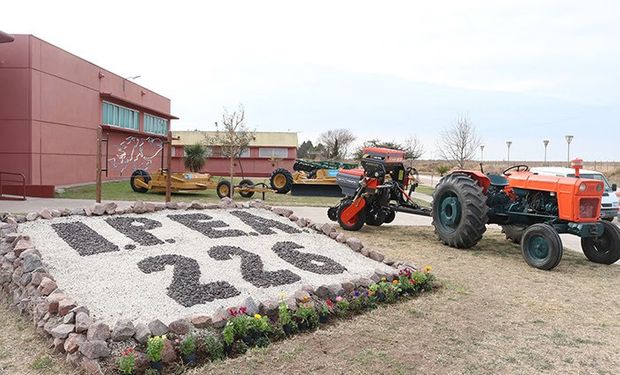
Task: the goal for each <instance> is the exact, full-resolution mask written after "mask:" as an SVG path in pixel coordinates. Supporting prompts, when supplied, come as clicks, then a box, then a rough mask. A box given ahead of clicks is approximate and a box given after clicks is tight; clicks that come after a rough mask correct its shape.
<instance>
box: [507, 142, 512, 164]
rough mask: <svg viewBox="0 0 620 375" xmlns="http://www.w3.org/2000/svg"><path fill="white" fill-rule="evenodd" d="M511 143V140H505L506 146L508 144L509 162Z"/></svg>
mask: <svg viewBox="0 0 620 375" xmlns="http://www.w3.org/2000/svg"><path fill="white" fill-rule="evenodd" d="M511 145H512V141H506V146H508V161H509V162H510V146H511Z"/></svg>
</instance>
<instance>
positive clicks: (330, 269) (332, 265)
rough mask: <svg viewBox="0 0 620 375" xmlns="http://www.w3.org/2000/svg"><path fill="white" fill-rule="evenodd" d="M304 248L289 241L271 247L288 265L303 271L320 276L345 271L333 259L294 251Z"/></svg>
mask: <svg viewBox="0 0 620 375" xmlns="http://www.w3.org/2000/svg"><path fill="white" fill-rule="evenodd" d="M303 248H304V247H303V246H301V245H298V244H296V243H294V242H290V241H282V242H277V243H276V244H275V245H273V248H272V250H273V252H274V253H276V254H278V256H279V257H280V258H282V259H284V260H285V261H287V262H288V263H290V264H292V265H294V266H295V267H297V268H299V269H302V270H304V271H309V272H313V273H318V274H320V275H336V274H339V273H343V272H344V271H346V270H347V269H346V268H345V267H343V266H342V265H340V264H339V263H338V262H336V261H335V260H333V259H330V258H328V257H326V256H323V255H319V254H312V253H302V252H300V251H297V250H295V249H303Z"/></svg>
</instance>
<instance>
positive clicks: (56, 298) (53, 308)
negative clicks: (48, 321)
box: [45, 289, 67, 314]
mask: <svg viewBox="0 0 620 375" xmlns="http://www.w3.org/2000/svg"><path fill="white" fill-rule="evenodd" d="M65 298H67V297H66V296H65V295H64V294H62V293H60V292H59V291H58V289H56V291H55V292H54V293H51V294H50V295H49V296H47V298H46V299H45V301H46V302H47V304H48V307H47V311H49V312H50V314H58V304H59V303H60V301H62V300H63V299H65Z"/></svg>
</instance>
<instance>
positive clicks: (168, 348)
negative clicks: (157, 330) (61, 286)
mask: <svg viewBox="0 0 620 375" xmlns="http://www.w3.org/2000/svg"><path fill="white" fill-rule="evenodd" d="M161 360H162V362H164V363H173V362H175V361H176V360H177V353H176V351H175V350H174V346H173V345H172V342H170V340H168V339H165V340H164V350H163V352H162V353H161Z"/></svg>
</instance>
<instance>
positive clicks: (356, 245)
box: [347, 237, 364, 252]
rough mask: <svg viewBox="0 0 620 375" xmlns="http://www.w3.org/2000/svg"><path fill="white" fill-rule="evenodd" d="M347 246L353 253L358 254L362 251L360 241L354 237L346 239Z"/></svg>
mask: <svg viewBox="0 0 620 375" xmlns="http://www.w3.org/2000/svg"><path fill="white" fill-rule="evenodd" d="M347 245H349V247H350V248H351V250H353V251H355V252H360V250H362V248H363V247H364V245H363V244H362V241H360V240H359V239H357V238H356V237H349V238H348V239H347Z"/></svg>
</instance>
